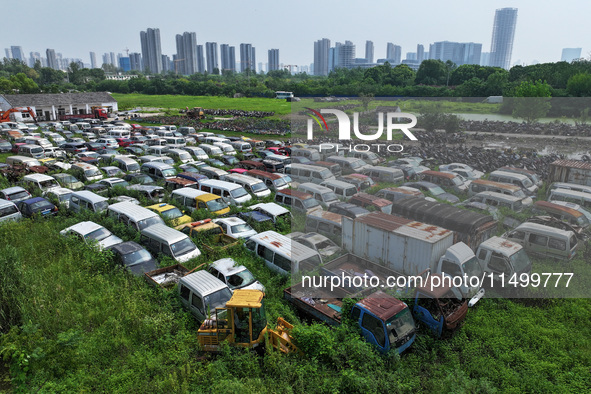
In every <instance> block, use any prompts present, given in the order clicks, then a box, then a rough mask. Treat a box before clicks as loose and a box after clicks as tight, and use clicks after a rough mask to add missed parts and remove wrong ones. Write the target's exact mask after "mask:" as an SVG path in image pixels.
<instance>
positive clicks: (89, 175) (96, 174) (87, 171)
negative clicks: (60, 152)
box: [70, 163, 103, 181]
mask: <svg viewBox="0 0 591 394" xmlns="http://www.w3.org/2000/svg"><path fill="white" fill-rule="evenodd" d="M70 170H72V171H73V172H74V174H75V175H77V176H76V177H77V178H78V179H80V178H82V179H84V180H85V181H99V180H101V179H103V173H102V172H100V171H99V169H98V167H96V166H93V165H92V164H87V163H74V164H72V167H70Z"/></svg>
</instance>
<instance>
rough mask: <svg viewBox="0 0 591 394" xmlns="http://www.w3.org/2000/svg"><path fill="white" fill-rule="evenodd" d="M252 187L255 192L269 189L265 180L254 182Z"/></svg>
mask: <svg viewBox="0 0 591 394" xmlns="http://www.w3.org/2000/svg"><path fill="white" fill-rule="evenodd" d="M250 187H251V189H252V191H253V192H261V191H264V190H268V189H269V188H268V187H267V186H265V184H264V183H263V182H257V183H253V184H252V185H251V186H250Z"/></svg>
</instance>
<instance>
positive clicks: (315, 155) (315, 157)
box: [290, 148, 321, 161]
mask: <svg viewBox="0 0 591 394" xmlns="http://www.w3.org/2000/svg"><path fill="white" fill-rule="evenodd" d="M290 156H292V157H305V158H306V159H308V160H311V161H320V160H321V157H320V152H318V150H316V149H308V148H293V149H292V150H291V155H290Z"/></svg>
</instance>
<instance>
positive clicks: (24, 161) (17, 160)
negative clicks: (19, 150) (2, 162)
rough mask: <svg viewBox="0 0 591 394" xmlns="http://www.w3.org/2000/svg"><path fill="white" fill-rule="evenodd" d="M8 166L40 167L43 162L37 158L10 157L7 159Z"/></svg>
mask: <svg viewBox="0 0 591 394" xmlns="http://www.w3.org/2000/svg"><path fill="white" fill-rule="evenodd" d="M6 164H8V165H10V166H13V165H24V166H26V167H32V166H40V165H41V162H40V161H39V160H37V159H35V158H32V157H27V156H8V157H7V158H6Z"/></svg>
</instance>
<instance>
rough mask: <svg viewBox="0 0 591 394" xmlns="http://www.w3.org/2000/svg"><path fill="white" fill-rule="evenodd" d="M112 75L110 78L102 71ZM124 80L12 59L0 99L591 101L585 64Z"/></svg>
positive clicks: (6, 63) (431, 65)
mask: <svg viewBox="0 0 591 394" xmlns="http://www.w3.org/2000/svg"><path fill="white" fill-rule="evenodd" d="M108 71H113V70H108ZM125 74H129V75H134V76H136V77H133V78H131V79H129V80H123V81H121V80H110V79H107V74H106V73H105V70H103V69H87V68H81V67H80V66H79V65H78V64H76V63H71V64H70V66H69V67H68V70H67V71H60V70H54V69H51V68H48V67H41V64H40V63H39V62H37V64H36V65H35V66H34V67H32V68H31V67H28V66H27V65H25V64H24V63H22V62H20V61H19V60H17V59H6V58H5V59H4V60H3V62H0V93H4V94H11V93H40V92H45V93H59V92H71V91H109V92H115V93H142V94H177V95H193V96H203V95H210V96H228V97H233V96H234V95H236V94H241V95H244V96H255V97H273V96H274V92H275V91H278V90H284V91H290V92H293V93H294V94H295V95H296V96H299V97H306V96H359V95H373V96H376V97H388V96H407V97H408V96H411V97H488V96H512V95H513V94H514V93H515V92H516V90H518V89H520V86H521V85H522V83H524V82H526V83H536V81H541V82H542V83H544V84H546V85H547V86H548V89H549V92H550V94H551V96H552V97H589V96H591V61H589V60H578V61H573V62H571V63H567V62H557V63H544V64H536V65H531V66H514V67H512V68H511V69H510V70H504V69H502V68H498V67H484V66H479V65H472V64H468V65H461V66H456V65H455V64H454V63H452V62H449V61H448V62H445V63H444V62H442V61H440V60H425V61H423V62H422V63H421V65H420V67H419V69H418V70H417V71H414V70H412V69H411V68H410V67H409V66H407V65H405V64H401V65H397V66H392V65H391V64H389V63H385V64H383V65H379V66H376V67H372V68H368V69H362V68H353V69H345V68H339V69H335V70H333V71H331V72H330V73H329V75H328V76H312V75H309V74H306V73H298V74H295V75H292V74H291V73H289V71H287V70H278V71H270V72H268V73H266V74H264V73H258V74H257V73H255V72H253V71H251V72H248V73H233V72H226V71H224V72H222V74H221V75H218V74H207V73H204V74H201V73H198V74H193V75H190V76H182V75H176V74H175V73H174V72H172V71H171V72H169V73H167V74H159V75H145V74H143V73H142V72H138V71H130V72H127V73H125Z"/></svg>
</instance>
